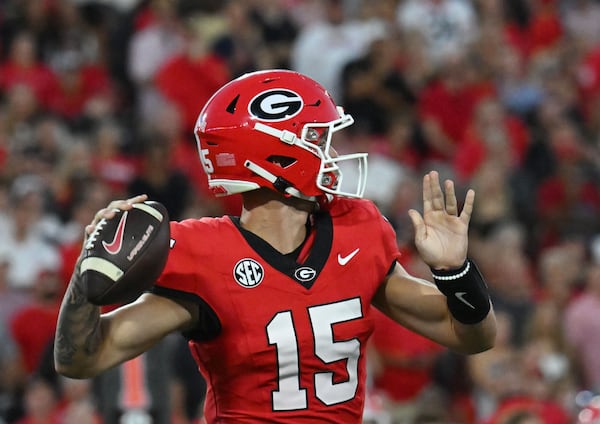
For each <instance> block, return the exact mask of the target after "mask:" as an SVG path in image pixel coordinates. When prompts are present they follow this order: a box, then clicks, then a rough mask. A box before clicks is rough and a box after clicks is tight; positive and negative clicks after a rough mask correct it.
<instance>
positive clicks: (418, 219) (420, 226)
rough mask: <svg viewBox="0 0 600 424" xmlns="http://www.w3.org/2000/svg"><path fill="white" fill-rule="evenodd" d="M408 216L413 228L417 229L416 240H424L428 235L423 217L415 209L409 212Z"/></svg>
mask: <svg viewBox="0 0 600 424" xmlns="http://www.w3.org/2000/svg"><path fill="white" fill-rule="evenodd" d="M408 216H409V217H410V220H411V221H412V224H413V227H414V229H415V239H416V240H422V239H424V238H425V236H426V235H427V234H426V233H427V229H426V228H425V222H423V217H422V216H421V214H420V213H419V212H417V211H416V210H414V209H410V210H409V211H408Z"/></svg>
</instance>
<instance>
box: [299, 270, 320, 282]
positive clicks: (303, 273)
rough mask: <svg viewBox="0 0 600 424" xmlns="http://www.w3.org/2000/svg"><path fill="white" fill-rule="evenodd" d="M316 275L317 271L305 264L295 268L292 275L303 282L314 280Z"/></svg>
mask: <svg viewBox="0 0 600 424" xmlns="http://www.w3.org/2000/svg"><path fill="white" fill-rule="evenodd" d="M316 276H317V271H315V270H314V269H312V268H309V267H307V266H303V267H302V268H298V269H297V270H296V272H295V273H294V277H296V279H297V280H298V281H302V282H303V283H307V282H309V281H312V280H314V279H315V277H316Z"/></svg>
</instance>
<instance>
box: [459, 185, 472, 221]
mask: <svg viewBox="0 0 600 424" xmlns="http://www.w3.org/2000/svg"><path fill="white" fill-rule="evenodd" d="M474 203H475V191H474V190H472V189H469V191H467V196H466V197H465V205H464V206H463V209H462V212H461V213H460V219H462V220H463V221H464V222H465V223H467V224H468V223H469V221H470V220H471V214H472V213H473V204H474Z"/></svg>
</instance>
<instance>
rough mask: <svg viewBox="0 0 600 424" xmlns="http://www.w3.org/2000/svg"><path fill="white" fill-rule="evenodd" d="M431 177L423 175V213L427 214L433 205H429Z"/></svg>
mask: <svg viewBox="0 0 600 424" xmlns="http://www.w3.org/2000/svg"><path fill="white" fill-rule="evenodd" d="M431 197H432V193H431V176H430V175H429V174H425V175H424V176H423V213H424V214H427V212H430V211H431V210H432V209H433V205H432V203H431Z"/></svg>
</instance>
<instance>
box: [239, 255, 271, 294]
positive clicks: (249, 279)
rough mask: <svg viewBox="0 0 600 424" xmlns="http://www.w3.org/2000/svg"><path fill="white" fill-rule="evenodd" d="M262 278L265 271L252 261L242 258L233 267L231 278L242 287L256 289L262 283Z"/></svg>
mask: <svg viewBox="0 0 600 424" xmlns="http://www.w3.org/2000/svg"><path fill="white" fill-rule="evenodd" d="M264 276H265V270H264V269H263V267H262V265H261V264H259V263H258V262H256V261H255V260H254V259H250V258H244V259H242V260H240V261H238V263H237V264H235V267H233V278H234V279H235V281H237V283H238V284H239V285H240V286H242V287H246V288H252V287H256V286H258V285H259V284H260V283H261V282H262V280H263V277H264Z"/></svg>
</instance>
